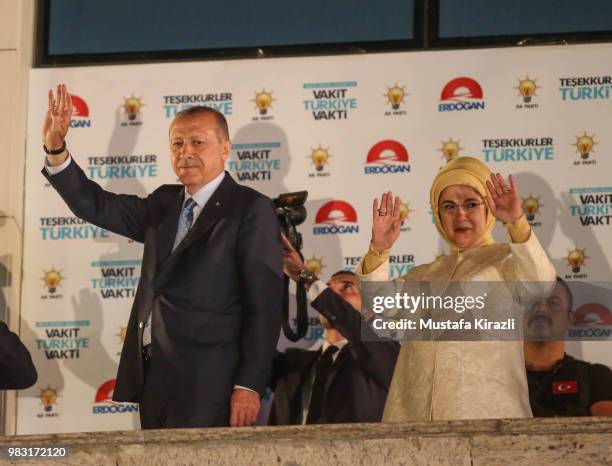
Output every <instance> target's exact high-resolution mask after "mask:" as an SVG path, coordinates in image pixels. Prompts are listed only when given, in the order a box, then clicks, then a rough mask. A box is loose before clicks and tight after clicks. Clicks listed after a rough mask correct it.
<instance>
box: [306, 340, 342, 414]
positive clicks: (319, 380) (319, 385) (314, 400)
mask: <svg viewBox="0 0 612 466" xmlns="http://www.w3.org/2000/svg"><path fill="white" fill-rule="evenodd" d="M336 351H338V347H337V346H333V345H331V346H328V347H327V349H326V350H325V351H324V352H323V354H321V356H320V357H319V360H318V361H317V370H316V372H315V379H314V383H313V384H312V395H311V396H310V406H309V407H308V417H307V418H306V424H316V423H317V421H319V418H320V417H321V412H322V410H323V397H324V395H325V385H326V384H327V377H328V376H329V373H330V372H331V368H332V366H333V365H334V358H333V355H334V353H335V352H336Z"/></svg>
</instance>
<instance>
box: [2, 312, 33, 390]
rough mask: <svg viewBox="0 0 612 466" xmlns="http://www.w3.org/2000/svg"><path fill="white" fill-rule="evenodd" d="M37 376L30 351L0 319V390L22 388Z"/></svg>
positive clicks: (29, 385) (26, 386)
mask: <svg viewBox="0 0 612 466" xmlns="http://www.w3.org/2000/svg"><path fill="white" fill-rule="evenodd" d="M37 377H38V374H37V373H36V368H35V367H34V363H33V362H32V356H30V352H29V351H28V349H27V348H26V347H25V346H24V345H23V343H21V340H19V337H18V336H17V335H15V334H14V333H13V332H11V331H10V330H9V328H8V327H7V325H6V324H5V323H4V322H2V321H1V320H0V390H23V389H24V388H28V387H31V386H32V385H34V384H35V383H36V379H37Z"/></svg>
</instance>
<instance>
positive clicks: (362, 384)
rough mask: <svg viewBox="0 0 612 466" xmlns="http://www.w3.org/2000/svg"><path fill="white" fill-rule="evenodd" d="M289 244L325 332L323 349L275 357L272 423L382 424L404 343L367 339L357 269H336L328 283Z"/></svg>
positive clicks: (292, 268)
mask: <svg viewBox="0 0 612 466" xmlns="http://www.w3.org/2000/svg"><path fill="white" fill-rule="evenodd" d="M283 242H284V246H285V255H284V269H285V273H286V274H287V275H289V276H290V277H291V278H292V279H293V280H295V281H296V282H300V283H303V284H304V285H305V286H306V288H307V289H308V297H309V300H310V301H311V305H312V307H314V308H315V309H316V310H317V311H318V312H319V313H320V316H319V319H320V321H321V325H322V326H323V328H324V330H325V333H324V342H323V345H322V347H321V348H320V349H319V350H317V351H311V350H304V349H298V348H289V349H287V350H286V351H285V352H284V353H283V354H279V356H278V357H277V359H276V360H275V363H274V365H273V373H272V384H271V385H272V389H273V390H274V402H273V405H272V410H271V413H270V421H269V423H270V424H271V425H286V424H334V423H346V422H380V420H381V418H382V413H383V408H384V405H385V399H386V397H387V392H388V389H389V384H390V383H391V377H392V375H393V369H394V368H395V361H396V359H397V355H398V353H399V343H397V342H395V341H391V342H390V341H386V342H377V341H363V339H362V336H361V323H362V316H361V314H360V312H359V310H360V309H361V296H360V295H359V291H358V289H357V283H356V278H355V274H354V273H353V272H347V271H342V270H341V271H339V272H336V273H334V274H333V275H332V277H331V279H330V281H329V283H327V285H326V284H325V283H323V282H322V281H320V280H318V279H317V277H315V276H314V274H313V273H312V272H310V271H309V270H308V269H307V268H306V267H305V266H304V263H303V261H302V259H301V258H300V256H299V254H298V253H297V252H296V251H295V249H294V248H293V247H292V246H291V244H290V243H289V242H288V241H287V239H286V238H283Z"/></svg>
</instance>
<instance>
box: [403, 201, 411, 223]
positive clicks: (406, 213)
mask: <svg viewBox="0 0 612 466" xmlns="http://www.w3.org/2000/svg"><path fill="white" fill-rule="evenodd" d="M410 212H414V210H412V209H411V208H410V202H401V203H400V219H401V220H402V225H403V224H404V222H405V221H406V220H410Z"/></svg>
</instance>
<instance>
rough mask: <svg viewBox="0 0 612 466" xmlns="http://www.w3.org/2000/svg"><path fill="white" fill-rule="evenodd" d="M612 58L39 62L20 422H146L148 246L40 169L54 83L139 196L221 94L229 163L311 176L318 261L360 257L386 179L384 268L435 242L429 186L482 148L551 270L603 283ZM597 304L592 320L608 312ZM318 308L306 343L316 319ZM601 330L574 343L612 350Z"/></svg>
mask: <svg viewBox="0 0 612 466" xmlns="http://www.w3.org/2000/svg"><path fill="white" fill-rule="evenodd" d="M610 63H612V45H610V44H605V45H584V46H563V47H559V46H554V47H530V48H525V49H520V48H515V49H512V48H505V49H497V50H495V49H488V50H472V51H443V52H414V53H388V54H375V55H353V56H340V57H336V56H332V57H312V58H284V59H266V60H242V61H219V62H202V63H165V64H145V65H128V66H104V67H82V68H56V69H36V70H33V71H32V72H31V79H30V102H29V125H28V127H29V133H28V145H27V147H28V154H27V177H26V213H25V217H26V218H25V253H24V266H23V269H24V279H23V299H22V303H23V305H22V338H23V340H24V342H25V344H26V345H27V346H28V347H29V349H30V350H31V352H32V355H33V358H34V361H35V364H36V366H37V368H38V370H39V379H38V382H37V384H36V385H35V386H34V387H32V388H31V389H29V390H25V391H22V392H20V393H19V398H18V423H17V432H18V433H19V434H34V433H50V432H75V431H100V430H120V429H131V428H138V426H139V423H138V414H137V409H138V408H137V405H131V404H127V403H123V404H121V403H113V402H111V400H110V398H111V396H112V392H113V388H114V380H115V376H116V369H117V364H118V359H119V355H120V351H121V345H122V341H123V337H124V332H125V327H126V325H127V320H128V315H129V311H130V307H131V304H132V301H133V298H134V294H135V290H136V286H137V283H138V279H139V275H140V265H141V258H142V246H141V245H140V244H136V243H133V242H131V241H129V240H127V239H125V238H122V237H119V236H117V235H115V234H113V233H110V232H108V231H105V230H103V229H101V228H98V227H96V226H94V225H90V224H87V223H85V222H83V221H81V220H79V219H78V218H76V217H75V216H74V215H73V214H72V213H71V212H70V211H69V210H68V208H67V207H66V205H65V204H64V202H63V201H62V200H61V198H60V197H59V196H58V195H57V194H56V193H55V192H54V191H53V189H52V188H51V187H50V186H49V185H48V183H47V182H46V180H45V178H44V177H43V176H42V175H41V173H40V170H41V168H42V166H43V155H44V154H43V152H42V149H41V136H40V134H41V126H42V121H43V116H44V114H45V111H46V106H47V91H48V89H50V88H54V87H55V86H56V84H57V83H66V84H67V85H68V89H69V91H70V92H71V93H73V101H74V108H75V114H74V121H73V122H72V125H71V126H72V128H71V130H70V132H69V135H68V146H69V149H70V151H71V153H72V155H73V157H74V158H75V159H76V161H77V162H78V163H79V165H80V166H81V167H83V169H84V170H85V171H86V173H87V174H88V175H89V177H90V178H92V179H93V180H95V181H96V182H98V183H99V184H100V185H102V186H103V187H104V188H105V189H107V190H110V191H114V192H125V193H134V194H138V195H141V196H145V195H146V194H147V193H149V192H151V191H152V190H154V189H155V188H156V187H157V186H159V185H160V184H163V183H175V182H176V177H175V176H174V174H173V172H172V169H171V165H170V156H169V148H168V126H169V124H170V122H171V120H172V118H173V116H174V115H175V114H176V112H177V111H180V110H182V109H184V108H187V107H189V106H192V105H208V106H211V107H214V108H216V109H218V110H219V111H221V112H223V113H224V114H225V115H226V116H227V119H228V122H229V126H230V132H231V135H232V142H233V147H232V155H231V159H230V160H229V161H228V162H227V165H226V167H227V169H228V170H229V172H230V173H231V175H232V176H233V177H235V178H236V179H237V180H238V181H239V182H241V183H243V184H247V185H249V186H252V187H254V188H256V189H258V190H260V191H262V192H263V193H265V194H267V195H269V196H271V197H276V196H277V195H278V194H279V193H284V192H291V191H300V190H308V192H309V198H308V202H307V209H308V218H307V220H306V222H305V223H304V224H303V225H302V226H301V227H300V231H301V232H302V234H303V238H304V255H305V257H306V259H308V263H309V266H310V267H312V268H313V269H317V270H319V271H320V272H321V275H322V277H323V278H328V277H329V276H330V275H331V274H332V273H334V272H335V271H337V270H340V269H352V268H353V267H354V266H355V265H356V264H357V261H358V259H359V257H360V256H361V255H362V254H363V253H364V252H365V251H366V250H367V247H368V242H369V237H370V229H371V209H372V199H373V197H374V196H376V195H378V196H379V195H380V193H381V192H383V191H386V190H392V191H393V192H394V193H396V194H398V195H399V196H400V197H401V198H402V200H403V203H404V205H403V214H404V215H405V219H404V223H403V226H402V234H401V236H400V239H399V240H398V241H397V243H396V245H395V247H394V249H393V251H392V257H391V267H392V273H393V275H394V276H399V275H402V274H404V273H406V272H407V271H408V270H409V269H410V268H411V267H413V266H414V265H418V264H421V263H427V262H430V261H432V260H433V259H434V257H435V256H436V255H438V254H440V253H442V252H444V251H445V248H446V247H445V245H444V244H443V243H442V242H441V241H440V239H439V238H438V235H437V233H436V231H435V227H434V225H433V222H432V216H431V212H430V209H429V205H428V192H429V186H430V183H431V181H432V179H433V177H434V176H435V174H436V172H437V171H438V170H439V169H440V168H441V167H442V166H443V165H444V164H445V163H446V161H447V160H449V159H451V158H454V157H460V156H463V155H471V156H475V157H478V158H480V159H481V160H483V161H484V162H486V163H488V164H489V166H490V168H491V169H492V170H494V171H499V172H501V173H502V174H504V175H506V176H507V175H508V174H511V173H512V174H514V175H515V176H516V178H517V182H518V185H519V190H520V193H521V196H522V198H523V200H524V202H523V207H524V209H525V211H526V213H527V214H528V218H529V220H530V222H531V224H532V227H533V229H534V231H535V232H536V234H537V235H538V237H539V239H540V241H541V243H542V244H543V246H544V247H545V248H546V250H547V251H548V253H549V255H550V257H551V259H552V261H553V263H554V264H555V266H556V267H557V272H558V274H559V275H560V276H562V277H563V278H566V279H568V280H570V281H571V280H586V281H610V280H612V273H611V261H612V246H611V245H610V243H609V242H608V243H606V242H605V241H606V240H608V241H609V238H610V232H611V218H612V177H611V176H610V173H612V158H611V157H610V151H611V149H612V133H611V132H610V131H609V125H610V121H611V118H610V117H611V115H612V103H611V94H612V92H611V88H612V78H611V76H612V68H610ZM503 234H504V232H503V231H502V229H501V228H497V230H496V237H497V239H498V240H502V241H503V240H504V236H503ZM581 304H582V303H580V302H578V303H577V306H580V305H581ZM606 312H607V314H605V312H604V313H603V314H604V315H603V317H601V314H600V317H601V319H600V320H601V322H603V323H602V325H603V324H605V325H611V324H612V322H611V320H612V318H611V315H610V311H609V310H607V309H606ZM311 316H312V317H313V319H312V321H313V323H314V324H315V325H312V326H311V328H310V330H309V333H308V336H307V338H306V339H305V340H304V341H302V342H300V345H302V346H305V347H310V346H313V345H314V344H316V343H317V341H318V340H320V338H321V336H322V333H323V331H322V328H321V327H320V326H318V323H317V319H316V316H317V314H316V313H315V312H311ZM601 322H600V323H601ZM279 345H280V347H281V348H282V347H285V346H286V345H287V342H286V340H284V339H283V338H281V341H280V343H279ZM608 347H609V345H608V344H607V343H597V344H596V343H592V342H589V343H586V342H582V343H580V342H578V343H570V344H569V351H570V352H571V353H572V354H574V355H575V356H577V357H580V358H584V359H586V360H589V361H592V362H602V363H605V364H608V365H612V352H610V351H609V349H608Z"/></svg>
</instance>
